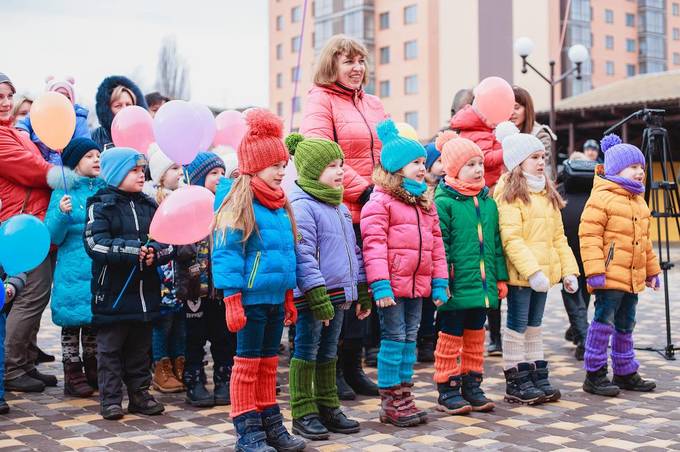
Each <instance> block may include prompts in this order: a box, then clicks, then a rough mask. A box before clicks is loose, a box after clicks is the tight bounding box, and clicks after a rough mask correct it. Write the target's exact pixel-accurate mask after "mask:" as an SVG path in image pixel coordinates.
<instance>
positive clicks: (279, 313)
mask: <svg viewBox="0 0 680 452" xmlns="http://www.w3.org/2000/svg"><path fill="white" fill-rule="evenodd" d="M243 310H244V311H245V314H246V318H247V319H248V320H247V321H246V326H244V327H243V329H241V330H240V331H239V332H238V333H236V356H239V357H242V358H269V357H272V356H276V355H277V353H278V351H279V343H280V342H281V334H282V333H283V319H284V314H285V312H284V310H283V303H281V304H251V305H246V306H243Z"/></svg>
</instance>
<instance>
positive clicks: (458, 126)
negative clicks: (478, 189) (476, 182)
mask: <svg viewBox="0 0 680 452" xmlns="http://www.w3.org/2000/svg"><path fill="white" fill-rule="evenodd" d="M451 128H452V129H453V130H457V131H458V133H459V134H460V136H461V137H463V138H467V139H468V140H471V141H474V142H475V144H477V146H479V148H480V149H481V150H482V152H483V153H484V181H485V182H486V186H487V187H489V188H491V187H493V186H494V185H496V182H497V181H498V178H499V177H500V176H501V174H502V173H503V170H504V166H503V148H501V143H500V142H499V141H498V140H496V136H495V135H494V134H493V129H492V128H491V127H489V126H487V125H486V123H485V122H484V121H483V120H482V118H480V117H479V115H478V114H477V113H476V112H475V110H474V108H472V106H471V105H466V106H465V107H463V109H462V110H460V111H459V112H458V113H456V114H455V115H454V116H453V118H451Z"/></svg>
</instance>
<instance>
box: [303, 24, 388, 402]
mask: <svg viewBox="0 0 680 452" xmlns="http://www.w3.org/2000/svg"><path fill="white" fill-rule="evenodd" d="M367 58H368V51H367V50H366V48H365V47H364V46H363V44H361V43H360V42H359V41H357V40H356V39H353V38H350V37H347V36H343V35H337V36H333V37H332V38H330V39H329V40H328V42H327V43H326V45H325V46H324V48H323V49H322V50H321V53H320V54H319V60H318V61H317V64H316V72H315V73H314V87H313V88H312V89H311V90H310V91H309V94H308V96H307V104H306V105H305V109H304V116H303V119H302V124H301V126H300V133H301V134H303V135H305V136H306V137H317V138H324V139H326V140H330V141H335V142H336V143H338V144H339V145H340V147H341V148H342V151H343V153H344V154H345V161H344V169H345V175H344V177H343V187H344V194H343V202H344V204H345V205H346V206H347V207H348V208H349V211H350V213H351V214H352V223H353V224H354V231H355V233H356V235H357V238H358V237H360V234H359V217H360V214H361V207H362V206H363V205H364V204H365V203H366V201H368V197H369V196H370V194H371V191H372V190H373V183H372V181H371V174H372V173H373V168H375V166H376V165H378V164H379V162H380V149H381V148H382V144H381V143H380V140H379V139H378V135H377V134H376V131H375V126H376V124H378V123H379V122H380V121H382V120H384V119H385V117H386V115H385V109H384V108H383V105H382V102H380V99H378V98H377V97H376V96H372V95H370V94H366V93H365V92H364V89H363V87H364V85H365V84H366V83H367V81H368V71H367V63H366V62H367ZM359 245H361V243H360V244H359ZM367 315H368V313H367V312H361V311H360V308H359V305H358V304H356V303H355V306H354V307H353V308H352V309H351V310H350V311H348V312H347V314H346V315H345V321H344V324H343V328H342V335H341V342H340V344H339V346H338V366H337V371H338V378H337V385H338V395H339V396H340V399H342V400H351V399H354V398H355V394H354V393H355V392H357V393H359V394H362V395H367V396H371V395H373V396H375V395H378V388H377V387H376V385H375V383H373V382H372V381H371V380H370V379H369V378H368V377H366V374H364V371H363V369H362V363H361V349H362V345H364V344H363V343H364V336H366V338H367V339H368V341H366V344H365V345H366V346H367V348H368V347H369V346H374V345H377V341H378V340H379V339H378V331H377V329H378V325H377V323H378V322H377V319H375V315H372V316H371V320H374V321H369V320H366V321H361V320H362V319H363V318H365V317H366V316H367ZM369 329H370V330H374V331H370V332H368V331H367V330H369ZM348 384H349V386H348Z"/></svg>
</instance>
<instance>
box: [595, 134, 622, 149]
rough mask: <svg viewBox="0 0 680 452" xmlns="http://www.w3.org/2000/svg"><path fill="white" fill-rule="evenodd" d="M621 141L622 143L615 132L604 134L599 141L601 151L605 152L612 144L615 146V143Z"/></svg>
mask: <svg viewBox="0 0 680 452" xmlns="http://www.w3.org/2000/svg"><path fill="white" fill-rule="evenodd" d="M621 143H623V141H622V140H621V138H620V137H619V136H618V135H617V134H615V133H610V134H609V135H606V136H605V137H604V138H602V141H600V148H601V149H602V152H607V150H609V148H611V147H612V146H616V145H617V144H621Z"/></svg>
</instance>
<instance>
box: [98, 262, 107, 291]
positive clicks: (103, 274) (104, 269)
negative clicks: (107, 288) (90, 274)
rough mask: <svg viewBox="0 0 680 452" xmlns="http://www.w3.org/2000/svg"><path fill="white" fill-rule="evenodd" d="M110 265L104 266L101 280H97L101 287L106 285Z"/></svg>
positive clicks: (100, 275) (100, 276)
mask: <svg viewBox="0 0 680 452" xmlns="http://www.w3.org/2000/svg"><path fill="white" fill-rule="evenodd" d="M108 266H109V265H108V264H106V265H104V268H102V272H101V273H100V274H99V279H97V282H98V283H99V285H100V286H103V285H104V280H105V279H106V269H107V267H108Z"/></svg>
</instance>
